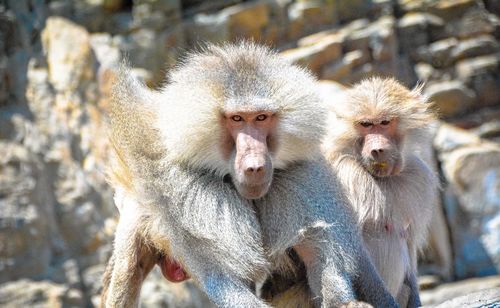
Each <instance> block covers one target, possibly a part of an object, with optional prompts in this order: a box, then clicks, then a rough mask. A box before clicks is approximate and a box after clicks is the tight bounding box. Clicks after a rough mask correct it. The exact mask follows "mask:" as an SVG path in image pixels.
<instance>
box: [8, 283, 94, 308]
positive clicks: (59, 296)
mask: <svg viewBox="0 0 500 308" xmlns="http://www.w3.org/2000/svg"><path fill="white" fill-rule="evenodd" d="M0 306H2V307H84V306H85V300H84V297H83V293H82V292H81V291H80V290H78V289H74V288H69V287H67V286H65V285H61V284H56V283H53V282H50V281H31V280H28V279H22V280H18V281H15V282H11V283H7V284H3V285H0Z"/></svg>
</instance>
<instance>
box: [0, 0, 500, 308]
mask: <svg viewBox="0 0 500 308" xmlns="http://www.w3.org/2000/svg"><path fill="white" fill-rule="evenodd" d="M499 13H500V6H499V5H498V3H497V1H493V0H485V1H479V0H477V1H476V0H454V1H452V0H449V1H446V0H441V1H437V0H413V1H410V0H398V1H392V0H372V1H368V0H366V1H365V0H312V1H302V0H297V1H293V0H262V1H238V0H216V1H201V0H183V1H180V0H128V1H126V0H75V1H64V0H59V1H41V0H6V1H3V2H0V306H16V307H19V306H31V305H67V306H82V307H83V306H96V305H98V303H99V298H98V295H99V292H100V287H101V283H100V279H101V275H102V272H103V270H104V266H105V262H106V261H107V259H108V257H109V254H110V249H111V243H112V238H113V232H114V228H115V225H116V221H117V211H116V209H115V207H114V205H113V202H112V191H111V190H110V188H109V186H108V185H107V183H106V179H105V166H106V162H107V147H108V145H107V142H106V134H107V133H106V112H107V108H108V100H109V95H110V88H111V84H112V83H113V80H114V78H115V69H116V67H117V66H118V65H119V64H120V61H121V59H122V58H123V57H126V58H127V59H128V62H129V63H130V65H131V66H132V67H133V69H132V73H133V74H134V75H135V76H136V77H137V78H139V79H141V80H143V81H144V82H145V83H146V84H148V85H150V86H151V87H155V86H157V85H158V84H160V83H161V82H162V81H164V78H165V73H166V72H168V70H169V69H170V68H171V67H172V66H174V65H175V64H176V62H177V61H178V60H179V59H180V58H181V57H182V56H183V55H184V54H185V53H186V51H189V50H190V49H192V48H198V47H200V46H203V44H204V43H205V42H225V41H237V40H240V39H243V38H245V39H253V40H256V41H259V42H262V43H265V44H269V45H271V46H273V47H275V48H277V49H278V50H280V52H281V53H282V55H283V56H284V57H287V58H289V59H290V60H291V61H294V62H296V63H298V64H299V65H303V66H306V67H308V68H309V69H311V70H312V71H313V73H314V74H315V75H316V76H317V77H318V78H321V79H325V80H329V82H328V81H325V82H322V85H323V86H322V87H323V88H324V89H325V91H326V92H325V93H327V94H326V97H327V99H332V100H334V98H335V95H336V94H335V93H337V92H338V91H342V89H343V86H342V85H341V84H343V85H344V86H348V85H349V84H351V83H353V82H356V81H359V80H360V79H362V78H365V77H367V76H371V75H388V76H389V75H390V76H396V78H398V79H400V80H401V81H403V82H404V83H405V84H407V85H408V86H414V85H416V84H417V82H419V81H421V82H425V86H424V91H425V93H426V94H427V95H428V96H429V97H430V98H431V99H432V100H433V101H434V102H435V104H436V108H437V109H438V112H439V113H440V115H441V118H442V121H441V122H440V123H437V124H436V138H435V140H434V146H433V149H434V150H435V152H436V157H437V168H439V171H440V173H441V175H442V179H443V198H442V204H443V209H442V210H441V209H440V210H441V211H440V212H439V213H442V216H439V217H441V218H440V219H438V220H437V223H436V224H439V226H440V228H437V229H436V230H434V229H433V230H431V239H436V240H435V242H436V243H437V244H433V245H431V247H433V249H432V250H431V251H430V252H429V253H428V254H426V255H428V256H430V257H428V258H426V259H427V260H424V261H426V265H429V266H422V268H421V270H422V273H427V274H428V273H430V274H435V275H438V276H434V277H437V278H436V279H437V280H438V281H440V280H447V279H452V280H455V279H463V278H468V277H476V276H486V275H495V274H498V272H499V271H500V238H499V233H498V230H499V228H500V214H499V212H500V145H499V144H498V142H499V141H500V104H499V103H500V70H499V59H500V46H499V38H500V21H499V15H498V14H499ZM429 148H430V146H429ZM443 241H446V243H444V242H443ZM452 256H453V259H451V258H452ZM436 265H437V270H433V266H434V267H436ZM443 268H445V270H443ZM439 275H440V276H441V277H439ZM422 281H424V280H422ZM495 281H496V282H494V283H493V284H492V285H491V286H492V287H494V286H499V284H500V282H499V281H498V280H495ZM432 284H433V283H431V285H432ZM422 286H424V287H425V283H423V284H422ZM489 286H490V285H489ZM143 294H144V296H143V299H144V300H143V306H158V305H172V306H175V307H188V306H189V307H192V306H196V307H206V306H207V299H206V298H205V297H204V295H202V294H201V293H200V292H199V291H198V290H197V289H196V288H195V287H194V286H193V285H192V284H191V283H183V284H169V283H166V282H165V281H164V280H163V279H162V278H161V275H160V274H159V273H158V272H154V273H153V275H152V277H151V278H148V281H147V283H146V285H145V286H144V288H143ZM434 299H435V298H434ZM446 299H448V298H440V300H441V301H444V300H446ZM428 302H429V303H431V302H432V303H436V301H435V300H434V301H433V300H429V301H428Z"/></svg>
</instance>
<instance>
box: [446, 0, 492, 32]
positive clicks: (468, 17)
mask: <svg viewBox="0 0 500 308" xmlns="http://www.w3.org/2000/svg"><path fill="white" fill-rule="evenodd" d="M474 2H475V1H474ZM498 26H499V20H498V17H496V16H494V15H493V16H490V15H489V14H487V13H486V12H485V10H484V9H482V8H478V9H474V10H469V11H467V13H466V14H464V16H463V17H461V18H460V19H458V20H456V21H453V22H450V23H449V24H448V25H447V27H446V30H447V32H448V33H450V34H452V35H453V36H456V37H459V38H461V39H464V38H472V37H476V36H478V35H481V34H493V33H494V32H495V31H496V29H497V28H498Z"/></svg>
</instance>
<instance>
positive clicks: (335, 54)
mask: <svg viewBox="0 0 500 308" xmlns="http://www.w3.org/2000/svg"><path fill="white" fill-rule="evenodd" d="M341 54H342V41H341V37H339V36H336V35H331V36H327V37H325V38H323V39H322V40H320V41H319V42H318V43H316V44H313V45H309V46H304V47H298V48H295V49H289V50H286V51H284V52H282V53H281V55H282V56H283V57H284V58H286V59H288V60H289V61H291V62H293V63H297V64H299V65H303V66H305V67H308V68H309V69H310V70H312V71H313V72H314V73H316V74H318V75H319V74H320V71H321V68H322V67H323V66H325V65H326V64H328V63H331V62H333V61H335V60H336V59H337V58H339V57H340V55H341Z"/></svg>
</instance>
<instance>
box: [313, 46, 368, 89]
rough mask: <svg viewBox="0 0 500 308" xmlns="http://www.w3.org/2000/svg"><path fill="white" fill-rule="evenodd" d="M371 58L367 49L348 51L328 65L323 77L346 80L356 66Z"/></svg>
mask: <svg viewBox="0 0 500 308" xmlns="http://www.w3.org/2000/svg"><path fill="white" fill-rule="evenodd" d="M368 60H369V56H368V55H367V53H366V51H365V52H363V51H361V50H355V51H351V52H348V53H346V54H345V55H344V56H343V57H342V59H340V60H338V61H336V62H334V63H332V64H330V65H327V66H326V67H325V68H324V69H323V72H322V73H321V78H322V79H329V80H335V81H341V82H345V81H346V79H347V78H349V77H350V76H349V75H350V74H351V72H352V71H353V70H354V68H355V67H356V66H360V65H362V64H364V63H366V62H367V61H368Z"/></svg>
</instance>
